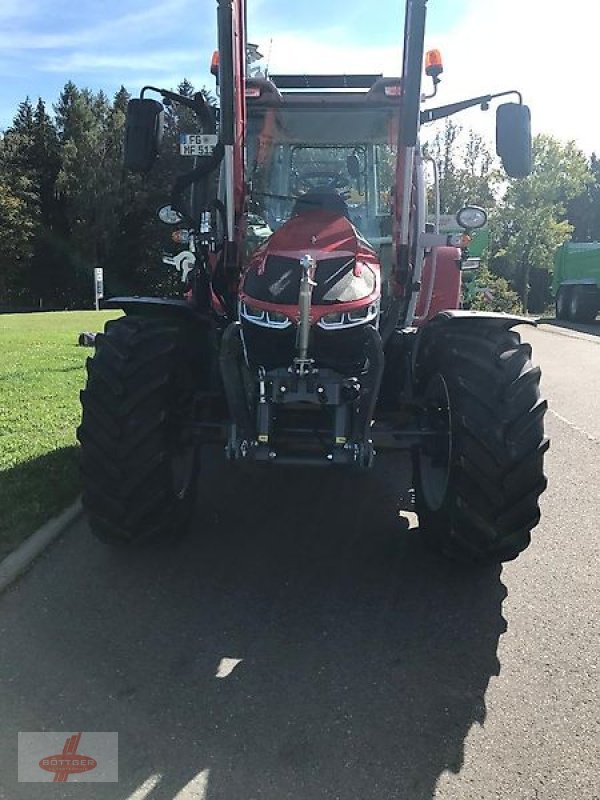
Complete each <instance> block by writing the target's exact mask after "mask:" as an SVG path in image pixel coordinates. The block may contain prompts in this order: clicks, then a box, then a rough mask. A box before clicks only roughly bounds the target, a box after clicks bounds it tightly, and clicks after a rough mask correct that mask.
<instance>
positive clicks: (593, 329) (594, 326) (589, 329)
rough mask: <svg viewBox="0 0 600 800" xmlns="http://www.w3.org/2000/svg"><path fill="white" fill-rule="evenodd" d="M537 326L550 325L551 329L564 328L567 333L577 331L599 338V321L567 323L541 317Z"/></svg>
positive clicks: (561, 320) (562, 320)
mask: <svg viewBox="0 0 600 800" xmlns="http://www.w3.org/2000/svg"><path fill="white" fill-rule="evenodd" d="M539 324H540V325H551V326H552V327H553V328H564V329H565V330H569V331H579V333H589V334H590V335H591V336H600V319H596V320H594V322H590V323H583V322H568V321H567V320H564V319H554V318H553V317H549V318H548V319H545V318H543V317H542V318H541V319H540V320H539Z"/></svg>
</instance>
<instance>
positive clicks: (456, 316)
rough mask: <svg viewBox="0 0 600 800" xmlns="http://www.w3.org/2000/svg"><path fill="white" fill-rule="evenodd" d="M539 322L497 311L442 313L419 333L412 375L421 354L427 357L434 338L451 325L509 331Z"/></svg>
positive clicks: (429, 321) (415, 373)
mask: <svg viewBox="0 0 600 800" xmlns="http://www.w3.org/2000/svg"><path fill="white" fill-rule="evenodd" d="M537 324H538V320H537V319H532V318H530V317H523V316H521V315H519V314H502V313H500V312H496V311H468V310H466V309H460V308H452V309H448V310H446V311H440V312H439V313H438V314H436V315H435V317H433V318H432V319H430V320H428V321H427V322H425V323H424V324H423V325H422V326H421V327H420V328H419V332H418V333H417V338H416V341H415V344H414V348H413V351H412V374H413V378H416V375H417V372H418V369H419V366H418V365H419V359H420V356H421V354H422V353H423V355H425V352H426V350H427V348H428V347H431V346H435V344H434V338H435V337H436V336H439V335H440V333H441V332H442V331H443V329H444V327H447V326H449V325H452V326H460V325H465V326H468V327H469V329H470V330H473V328H477V327H478V326H479V327H480V328H481V331H482V334H483V330H484V329H485V328H486V327H487V328H489V327H493V328H504V329H505V330H509V329H510V328H514V327H515V326H516V325H532V326H533V327H535V326H537Z"/></svg>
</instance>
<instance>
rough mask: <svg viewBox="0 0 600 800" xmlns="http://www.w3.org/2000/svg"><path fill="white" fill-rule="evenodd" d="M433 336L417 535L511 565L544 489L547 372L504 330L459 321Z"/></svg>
mask: <svg viewBox="0 0 600 800" xmlns="http://www.w3.org/2000/svg"><path fill="white" fill-rule="evenodd" d="M431 334H432V335H430V336H428V337H427V338H426V339H425V346H424V347H423V348H421V352H420V356H419V359H418V365H417V369H418V381H419V383H418V385H419V389H420V394H421V397H422V399H423V400H424V401H425V405H426V407H427V408H428V413H427V417H428V424H427V426H428V427H429V428H431V427H432V426H433V427H434V429H436V430H437V432H438V433H437V435H433V436H428V437H425V438H426V441H425V444H424V445H423V446H422V447H419V448H416V449H415V451H414V454H413V455H414V468H415V475H414V483H415V502H416V511H417V513H418V515H419V524H420V528H421V530H422V532H423V534H424V535H425V536H426V538H427V541H428V542H429V543H430V544H431V545H433V546H434V547H435V548H436V549H437V550H439V551H441V552H443V553H444V554H445V555H447V556H449V557H451V558H454V559H459V560H462V561H469V562H500V561H510V560H511V559H513V558H515V557H516V556H517V555H518V554H519V553H520V552H521V551H522V550H524V549H525V548H526V547H527V546H528V545H529V543H530V538H531V530H532V529H533V528H534V527H535V526H536V525H537V523H538V522H539V519H540V510H539V505H538V500H539V497H540V495H541V494H542V492H543V491H544V489H545V488H546V478H545V476H544V470H543V457H544V453H545V451H546V450H547V448H548V441H547V440H546V439H545V437H544V427H543V418H544V414H545V411H546V408H547V404H546V402H545V401H543V400H540V388H539V386H540V370H539V369H538V368H536V367H534V366H533V365H532V363H531V348H530V347H529V345H528V344H523V343H522V342H521V339H520V337H519V334H518V333H516V332H514V331H511V330H506V328H505V327H502V326H499V325H498V323H497V321H494V322H493V323H492V322H489V321H486V320H477V321H473V320H469V321H467V320H464V321H463V320H456V321H453V322H451V323H450V324H448V325H444V326H439V327H438V329H437V330H435V331H431Z"/></svg>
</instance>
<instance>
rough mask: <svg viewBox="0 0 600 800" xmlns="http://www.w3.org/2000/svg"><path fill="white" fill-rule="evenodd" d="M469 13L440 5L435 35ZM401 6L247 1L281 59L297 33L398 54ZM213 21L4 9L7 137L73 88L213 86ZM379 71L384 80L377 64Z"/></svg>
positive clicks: (169, 0)
mask: <svg viewBox="0 0 600 800" xmlns="http://www.w3.org/2000/svg"><path fill="white" fill-rule="evenodd" d="M467 5H468V0H435V2H432V12H431V28H432V29H435V28H436V27H438V28H440V27H443V26H444V25H445V24H446V23H447V22H448V21H449V20H450V19H452V18H456V17H457V16H459V15H460V12H461V10H464V9H465V8H466V7H467ZM107 6H108V8H109V11H108V12H107ZM402 6H403V4H402V2H401V0H381V2H379V4H378V6H377V8H378V14H377V15H374V14H373V5H372V4H370V3H365V2H362V1H361V2H356V1H354V0H327V2H323V0H304V2H303V3H291V2H282V1H281V0H249V2H248V14H249V28H250V39H253V38H254V39H256V38H257V37H258V38H259V39H260V40H261V41H266V39H267V36H268V37H271V36H272V37H273V46H272V48H271V52H272V53H273V56H274V57H275V58H276V54H277V52H278V41H279V37H280V36H281V35H282V34H285V33H286V32H288V31H289V30H290V29H293V30H294V31H295V32H296V33H297V34H299V35H304V36H306V37H316V36H317V35H318V32H319V30H324V31H329V32H330V35H332V36H335V39H336V41H337V42H340V41H344V42H345V43H346V45H347V46H348V48H349V49H354V50H358V48H359V46H360V42H361V40H362V41H364V40H365V39H366V40H369V41H371V42H376V43H377V45H378V46H385V47H390V46H393V45H394V44H395V45H397V46H398V45H399V43H400V41H401V31H402V14H403V8H402ZM292 8H293V11H292V10H291V9H292ZM215 12H216V3H215V2H214V0H160V2H157V0H150V2H148V0H122V2H119V3H116V2H114V1H113V2H111V3H106V1H105V0H102V1H101V0H79V1H78V2H73V0H1V2H0V76H1V78H2V87H3V88H2V93H1V95H0V127H5V126H6V125H7V124H8V123H9V122H10V120H11V118H12V116H13V114H14V111H15V108H16V106H17V104H18V103H19V102H20V101H21V100H22V99H24V97H25V96H27V95H29V96H30V97H31V98H32V99H36V98H37V97H38V96H42V97H43V98H44V99H45V100H47V101H53V100H54V99H55V98H56V96H57V94H58V92H59V91H60V89H61V87H62V86H63V85H64V83H65V82H66V81H67V80H69V79H72V80H73V81H75V83H77V84H78V85H80V86H88V87H90V88H92V89H100V88H102V89H104V90H105V91H106V92H108V93H109V94H113V93H114V92H115V91H116V90H117V89H118V88H119V86H120V84H121V83H124V84H125V85H126V86H127V88H129V89H131V90H133V91H136V90H138V89H139V88H140V86H141V85H142V84H143V83H146V82H151V83H161V84H162V85H173V84H174V83H176V82H177V81H178V80H179V79H181V78H182V77H184V76H187V77H189V78H190V79H191V80H192V81H193V82H195V83H196V84H201V83H203V82H207V83H208V82H209V81H210V75H208V73H207V65H208V63H209V59H210V54H211V53H212V50H213V49H214V48H215V39H216V30H215V18H216V13H215ZM380 20H386V24H382V23H381V21H380ZM316 23H317V24H316ZM267 49H268V45H267ZM280 56H281V53H280ZM279 60H280V61H282V59H281V58H280V59H279ZM273 66H275V67H276V66H277V63H276V61H274V62H273ZM281 66H282V67H283V68H284V69H285V68H288V65H287V64H285V63H283V64H281ZM366 67H367V65H365V68H366ZM289 68H293V65H289ZM319 68H320V67H319V65H318V64H315V70H316V71H318V69H319ZM370 68H371V67H370V65H369V69H370ZM372 69H373V71H379V68H378V65H377V64H373V65H372ZM367 71H368V70H367Z"/></svg>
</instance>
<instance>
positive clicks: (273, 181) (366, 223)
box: [247, 107, 397, 244]
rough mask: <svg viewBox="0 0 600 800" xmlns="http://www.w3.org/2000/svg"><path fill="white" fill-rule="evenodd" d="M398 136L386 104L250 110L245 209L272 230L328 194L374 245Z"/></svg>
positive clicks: (385, 232) (383, 223) (382, 230)
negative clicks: (247, 186)
mask: <svg viewBox="0 0 600 800" xmlns="http://www.w3.org/2000/svg"><path fill="white" fill-rule="evenodd" d="M396 138H397V137H396V125H395V115H394V113H393V111H392V110H391V109H387V108H384V109H381V108H372V109H371V108H369V109H366V110H364V109H363V108H361V109H358V108H356V107H353V108H339V109H315V108H314V107H311V108H306V107H300V108H286V109H282V108H276V109H273V108H268V109H252V110H251V111H250V116H249V120H248V136H247V144H248V150H247V158H248V165H247V166H248V175H249V178H250V183H251V191H250V209H249V211H250V214H251V215H254V217H255V218H258V219H260V220H261V221H262V222H263V223H264V226H266V229H268V230H269V231H274V230H276V229H277V228H279V227H280V226H281V225H282V224H283V223H284V222H286V221H287V220H288V219H289V218H290V217H291V216H292V215H293V214H295V213H298V212H299V209H301V208H302V207H310V206H307V204H308V203H310V202H313V203H314V202H315V200H314V198H315V197H317V198H326V199H327V202H333V204H334V206H335V207H336V208H342V209H344V213H346V216H348V218H349V219H350V220H351V222H352V223H353V224H354V225H355V226H356V228H357V229H358V230H359V231H360V233H361V234H362V235H363V236H364V237H365V238H367V239H368V240H369V241H371V243H372V244H378V243H380V242H382V240H383V241H385V240H387V239H388V238H389V234H390V222H389V213H390V193H391V187H392V182H393V180H394V160H395V159H394V156H395V142H396ZM332 195H333V198H332ZM335 195H337V196H338V197H339V198H341V199H342V203H341V205H340V204H339V201H338V200H337V199H336V197H335ZM303 198H304V199H303ZM322 207H326V206H322Z"/></svg>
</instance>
